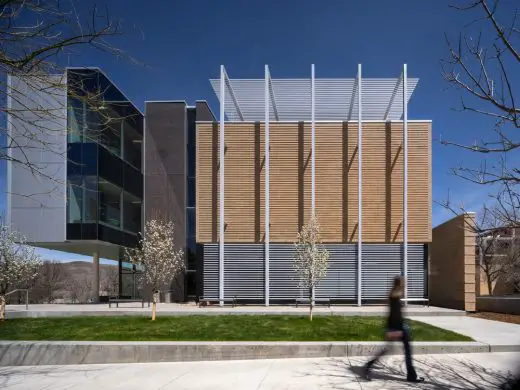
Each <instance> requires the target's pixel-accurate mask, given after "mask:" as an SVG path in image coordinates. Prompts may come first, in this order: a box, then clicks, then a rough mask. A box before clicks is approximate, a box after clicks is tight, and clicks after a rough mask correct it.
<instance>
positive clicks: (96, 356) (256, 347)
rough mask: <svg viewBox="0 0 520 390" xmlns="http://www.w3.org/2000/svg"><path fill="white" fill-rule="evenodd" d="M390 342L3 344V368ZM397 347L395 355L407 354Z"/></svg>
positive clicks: (443, 349)
mask: <svg viewBox="0 0 520 390" xmlns="http://www.w3.org/2000/svg"><path fill="white" fill-rule="evenodd" d="M384 344H385V343H384V342H146V341H143V342H114V341H97V342H89V341H0V366H33V365H69V364H109V363H154V362H188V361H212V360H250V359H284V358H321V357H341V358H344V357H354V356H371V355H373V354H374V353H375V352H376V351H377V350H378V349H379V348H381V347H382V346H383V345H384ZM412 347H413V352H414V354H417V355H422V354H453V353H482V352H506V351H507V352H511V351H520V345H500V346H490V345H488V344H484V343H479V342H413V343H412ZM402 353H403V348H402V344H400V343H393V344H392V348H391V350H390V351H389V354H392V355H395V354H402Z"/></svg>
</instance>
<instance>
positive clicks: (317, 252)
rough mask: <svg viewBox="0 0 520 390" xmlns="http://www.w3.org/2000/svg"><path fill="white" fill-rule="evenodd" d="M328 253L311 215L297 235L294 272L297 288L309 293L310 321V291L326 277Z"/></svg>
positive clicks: (316, 220)
mask: <svg viewBox="0 0 520 390" xmlns="http://www.w3.org/2000/svg"><path fill="white" fill-rule="evenodd" d="M328 259H329V252H328V251H327V250H326V249H325V248H323V245H322V244H321V240H320V225H319V223H318V218H317V217H316V216H315V215H313V216H312V217H311V219H310V220H309V222H308V224H307V225H304V226H303V227H302V230H301V232H300V233H298V241H297V242H296V243H295V254H294V271H295V272H296V274H297V276H298V286H299V287H300V288H304V289H306V291H307V292H308V293H309V302H310V303H309V309H310V319H311V320H312V306H313V302H312V291H313V290H314V288H315V287H316V286H317V285H318V284H319V283H320V281H321V280H322V279H323V278H325V276H326V275H327V267H328Z"/></svg>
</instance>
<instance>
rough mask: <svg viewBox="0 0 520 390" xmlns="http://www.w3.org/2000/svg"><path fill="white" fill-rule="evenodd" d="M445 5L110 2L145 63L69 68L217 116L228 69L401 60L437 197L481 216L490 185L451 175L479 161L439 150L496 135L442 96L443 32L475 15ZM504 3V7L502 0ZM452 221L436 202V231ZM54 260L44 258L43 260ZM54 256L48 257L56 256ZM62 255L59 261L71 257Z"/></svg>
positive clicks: (377, 66) (299, 69)
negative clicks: (425, 130)
mask: <svg viewBox="0 0 520 390" xmlns="http://www.w3.org/2000/svg"><path fill="white" fill-rule="evenodd" d="M450 3H453V1H451V2H449V1H445V0H429V1H426V0H425V1H416V0H391V1H390V0H385V1H383V0H377V1H376V0H364V1H344V0H335V1H328V0H324V1H319V2H318V1H311V0H300V1H296V0H285V1H280V0H270V1H245V0H244V1H238V0H226V1H214V0H198V1H178V0H157V1H153V2H143V1H141V0H139V1H137V0H112V1H110V2H108V4H109V8H110V10H111V11H110V13H111V17H112V18H114V19H122V20H123V24H122V27H123V31H124V34H123V35H122V36H120V37H117V39H115V40H113V43H114V44H115V45H117V46H118V47H119V48H121V49H123V50H124V51H125V52H127V53H128V54H129V55H131V56H132V57H134V58H135V59H137V60H138V61H140V62H141V63H142V65H138V64H133V63H131V62H130V61H128V60H126V59H121V60H119V59H116V58H114V57H111V56H108V55H106V54H102V53H98V52H93V51H88V52H87V53H85V54H84V55H80V54H78V55H77V56H76V57H71V58H70V59H69V61H70V62H69V64H70V65H76V66H99V67H102V68H103V69H104V70H105V71H106V72H107V73H108V75H109V76H110V77H111V78H112V80H113V81H114V82H115V83H116V84H117V85H118V86H119V87H120V88H121V89H122V90H123V91H124V92H125V94H126V95H127V96H128V97H129V98H130V99H132V100H133V101H134V102H135V103H136V105H137V106H139V107H140V108H143V107H144V101H145V100H162V99H168V100H182V99H185V100H187V101H188V102H189V103H194V102H195V100H197V99H206V100H208V101H209V104H210V106H211V108H212V109H213V111H214V112H215V113H216V114H217V113H218V104H217V99H216V98H215V96H214V94H213V92H212V90H211V87H210V84H209V82H208V79H209V78H210V77H211V78H213V77H218V75H219V66H220V64H225V66H226V69H227V71H228V74H229V75H230V77H236V78H255V77H263V70H264V64H269V66H270V70H271V74H272V77H309V75H310V66H311V63H314V64H316V77H354V76H355V74H356V69H357V64H358V63H362V64H363V76H365V77H396V76H397V75H398V74H399V72H400V70H401V67H402V64H403V63H407V64H408V74H409V76H412V77H419V78H420V81H419V85H418V87H417V89H416V90H415V93H414V95H413V96H412V99H411V102H410V105H409V117H410V118H411V119H432V120H433V151H432V152H433V200H434V201H442V200H444V199H446V197H447V196H448V191H449V193H450V198H451V199H452V200H454V201H463V202H464V205H465V207H466V208H467V209H473V210H477V209H478V208H479V207H480V206H481V205H482V202H483V200H485V198H486V195H487V194H488V193H489V189H488V188H486V187H479V186H476V185H470V184H469V183H467V182H464V181H462V179H459V178H456V177H454V176H452V175H451V174H450V173H449V170H450V168H452V167H455V166H457V165H458V164H465V165H475V164H478V161H479V160H478V157H480V156H475V155H474V154H472V153H470V152H463V151H461V150H460V149H457V148H455V147H446V146H442V145H440V144H439V142H438V140H439V137H441V136H442V138H443V139H450V140H454V141H458V142H462V143H471V142H472V141H473V140H475V139H480V138H482V137H483V136H484V135H485V134H489V133H490V132H491V131H492V124H493V123H492V122H491V121H489V120H486V119H483V118H482V117H479V116H476V115H474V114H470V113H461V112H455V111H453V110H452V109H453V108H457V107H458V106H459V103H460V92H459V91H456V90H453V89H451V90H446V88H447V84H446V83H445V82H444V81H443V79H442V75H441V68H440V59H441V58H444V57H446V55H447V54H448V51H447V47H446V42H445V38H444V34H445V33H447V34H448V35H450V36H452V37H457V34H458V32H459V31H460V30H461V28H462V27H463V26H464V25H465V24H467V23H468V22H470V21H471V20H472V19H473V17H474V16H475V14H473V15H471V14H467V13H461V12H458V11H456V10H453V9H450V8H449V7H448V5H449V4H450ZM505 4H507V1H506V2H505ZM449 217H451V215H450V214H449V212H447V211H445V210H443V208H442V207H439V206H437V205H435V204H434V207H433V225H434V226H435V225H437V224H439V223H440V222H442V221H443V220H446V219H447V218H449ZM47 255H48V254H46V256H47ZM51 255H52V254H51ZM71 257H72V256H69V255H56V258H71Z"/></svg>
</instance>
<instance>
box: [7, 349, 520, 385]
mask: <svg viewBox="0 0 520 390" xmlns="http://www.w3.org/2000/svg"><path fill="white" fill-rule="evenodd" d="M366 361H367V359H366V358H343V359H288V360H253V361H227V362H225V361H224V362H191V363H155V364H119V365H99V364H98V365H81V366H47V367H44V366H37V367H3V368H2V367H0V388H2V389H6V390H24V389H27V390H59V389H74V390H81V389H85V390H87V389H88V390H90V389H103V390H105V389H107V390H111V389H130V390H133V389H136V390H137V389H139V390H141V389H152V390H156V389H157V390H158V389H172V390H173V389H175V390H206V389H207V390H229V389H237V390H281V389H293V390H308V389H432V390H433V389H435V390H443V389H496V388H499V387H500V386H501V385H502V384H504V383H505V382H506V381H507V380H508V379H511V378H512V375H511V372H512V373H516V372H517V371H516V369H517V364H518V362H519V361H520V353H486V354H476V355H471V354H468V355H435V356H418V357H416V358H415V367H416V370H417V372H418V373H419V375H420V376H423V377H424V378H425V379H426V381H425V382H424V383H422V384H409V383H407V382H405V381H404V378H405V373H404V370H405V369H404V359H403V357H402V356H399V357H390V358H386V359H383V360H382V361H381V364H380V365H379V366H378V367H376V368H375V369H374V373H373V380H372V381H371V382H365V381H364V380H363V379H361V378H360V374H361V368H362V366H363V364H364V363H365V362H366Z"/></svg>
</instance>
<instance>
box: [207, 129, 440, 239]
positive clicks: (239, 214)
mask: <svg viewBox="0 0 520 390" xmlns="http://www.w3.org/2000/svg"><path fill="white" fill-rule="evenodd" d="M215 126H216V127H215V128H213V127H212V125H211V124H205V123H204V124H199V125H198V130H197V241H198V242H216V241H217V240H218V126H217V125H215ZM310 137H311V126H310V124H309V123H306V124H305V125H304V124H303V123H271V213H270V214H271V241H273V242H294V240H295V239H296V234H297V232H298V229H299V228H300V227H301V225H302V224H303V223H305V222H307V221H308V218H309V217H310V215H311V156H310V148H311V138H310ZM402 142H403V133H402V123H395V122H392V123H391V124H390V123H387V124H385V123H364V124H363V182H364V183H363V225H364V226H363V227H364V229H363V230H364V233H363V240H364V241H365V242H375V243H379V242H402V237H403V236H402V233H403V232H402V222H403V150H402ZM212 143H214V145H213V146H212ZM264 157H265V156H264V127H263V124H256V125H255V124H252V123H229V124H226V157H225V158H226V160H225V161H226V187H225V191H226V204H225V219H226V236H225V240H226V242H261V241H263V240H264V212H265V208H264V207H265V202H264V200H265V199H264V191H265V187H264V175H265V172H264V167H263V164H264ZM357 173H358V156H357V124H356V123H355V122H351V123H348V124H347V123H318V124H316V207H317V213H318V217H319V220H320V224H321V228H322V238H323V240H324V241H325V242H355V241H357V218H358V199H357V195H358V194H357V191H358V187H357V180H358V177H357V176H358V175H357ZM408 211H409V233H408V237H409V241H410V242H418V243H422V242H429V241H431V124H430V123H427V122H424V123H423V122H421V123H417V122H412V123H409V204H408Z"/></svg>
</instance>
